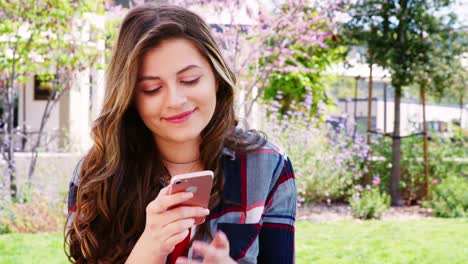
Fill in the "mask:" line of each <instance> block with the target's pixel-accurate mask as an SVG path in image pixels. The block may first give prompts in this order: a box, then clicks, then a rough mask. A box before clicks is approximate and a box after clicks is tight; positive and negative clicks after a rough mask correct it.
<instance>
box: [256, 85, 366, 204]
mask: <svg viewBox="0 0 468 264" xmlns="http://www.w3.org/2000/svg"><path fill="white" fill-rule="evenodd" d="M281 97H282V96H281V94H278V95H277V99H280V98H281ZM312 97H313V96H312V93H309V94H308V95H307V96H306V100H305V101H304V102H303V103H302V104H301V106H299V107H298V106H297V105H296V104H291V110H290V111H287V112H286V113H285V114H282V113H281V111H280V110H279V109H280V108H281V104H280V103H279V102H277V101H271V102H270V105H268V106H267V107H268V108H267V109H266V111H267V112H266V113H264V116H265V117H266V118H265V121H266V122H264V124H263V127H262V130H263V131H265V132H266V133H267V134H268V136H269V138H270V139H271V141H272V142H273V143H275V144H277V145H279V146H280V147H281V148H282V149H283V150H284V151H286V153H287V154H288V156H289V157H290V158H291V162H292V163H293V166H294V172H295V175H296V179H297V186H298V196H299V198H300V200H299V202H305V203H311V202H318V201H327V202H331V201H332V200H333V201H345V200H346V198H347V197H348V196H350V195H351V193H350V192H349V190H350V189H352V187H353V186H354V185H355V183H356V181H359V180H360V179H361V178H362V175H363V173H364V172H365V168H364V166H363V164H364V163H363V161H364V159H365V158H366V156H367V153H368V150H369V147H368V145H366V144H365V143H364V138H363V137H362V136H359V135H357V137H356V138H355V139H352V138H351V137H350V136H349V135H347V134H346V133H345V132H346V131H345V130H346V129H345V124H344V123H340V120H338V119H337V120H332V118H325V116H323V113H322V114H321V113H320V111H319V113H314V114H313V115H311V114H310V113H309V112H308V110H307V109H310V105H311V104H312V102H313V98H312ZM318 105H319V106H318V108H324V107H325V106H324V105H322V104H320V103H318ZM322 112H323V109H322ZM325 119H327V122H324V120H325ZM331 120H332V121H333V122H334V124H335V126H334V127H333V126H332V125H331V124H330V121H331Z"/></svg>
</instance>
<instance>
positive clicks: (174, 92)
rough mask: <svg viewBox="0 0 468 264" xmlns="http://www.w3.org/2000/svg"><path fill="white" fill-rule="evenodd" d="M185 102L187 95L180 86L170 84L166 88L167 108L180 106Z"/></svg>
mask: <svg viewBox="0 0 468 264" xmlns="http://www.w3.org/2000/svg"><path fill="white" fill-rule="evenodd" d="M186 102H187V97H186V95H185V93H184V91H183V90H182V88H181V87H178V86H177V85H172V86H171V87H169V89H168V95H167V98H166V105H167V107H169V108H180V107H181V106H183V105H184V104H185V103H186Z"/></svg>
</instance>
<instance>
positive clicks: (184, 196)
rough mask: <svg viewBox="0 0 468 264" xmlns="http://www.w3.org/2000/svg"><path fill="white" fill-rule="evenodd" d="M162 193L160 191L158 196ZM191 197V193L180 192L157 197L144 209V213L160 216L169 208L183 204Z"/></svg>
mask: <svg viewBox="0 0 468 264" xmlns="http://www.w3.org/2000/svg"><path fill="white" fill-rule="evenodd" d="M162 192H163V190H161V192H160V194H161V193H162ZM192 197H193V193H191V192H181V193H175V194H171V195H161V196H160V195H158V197H156V199H154V200H153V201H151V202H150V203H149V204H148V206H147V207H146V213H149V214H161V213H163V212H165V211H167V209H168V208H169V207H172V206H174V205H177V204H180V203H183V202H185V201H187V200H189V199H191V198H192Z"/></svg>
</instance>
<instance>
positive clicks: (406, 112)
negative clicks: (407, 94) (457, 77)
mask: <svg viewBox="0 0 468 264" xmlns="http://www.w3.org/2000/svg"><path fill="white" fill-rule="evenodd" d="M372 106H373V107H372V116H373V117H376V118H377V120H376V121H377V129H379V130H381V131H384V128H385V126H384V120H385V118H384V116H385V114H384V109H385V103H384V101H383V100H374V101H373V102H372ZM394 107H395V104H394V102H393V101H387V103H386V109H387V114H386V115H387V118H386V132H392V131H393V122H394ZM338 108H339V109H340V111H341V112H342V113H346V114H347V115H348V117H349V118H350V119H351V120H352V119H353V115H354V101H348V102H344V101H340V102H339V103H338ZM400 114H401V116H400V120H401V123H400V131H401V133H400V134H401V135H407V134H410V133H413V132H419V130H420V124H421V123H422V105H421V104H419V103H411V102H402V103H401V105H400ZM357 116H358V117H366V116H367V100H359V101H358V102H357ZM459 118H460V108H459V107H458V106H456V105H435V104H428V105H426V120H427V121H443V122H447V123H451V122H452V121H453V120H459ZM462 127H463V128H465V129H466V128H468V108H466V107H465V109H464V112H463V115H462Z"/></svg>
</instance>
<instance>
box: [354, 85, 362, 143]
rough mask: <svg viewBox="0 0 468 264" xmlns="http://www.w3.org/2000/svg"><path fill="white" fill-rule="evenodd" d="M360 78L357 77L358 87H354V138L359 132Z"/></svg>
mask: <svg viewBox="0 0 468 264" xmlns="http://www.w3.org/2000/svg"><path fill="white" fill-rule="evenodd" d="M359 78H360V77H359V76H357V77H356V86H354V111H353V117H354V129H353V138H356V130H357V97H358V85H359Z"/></svg>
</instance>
